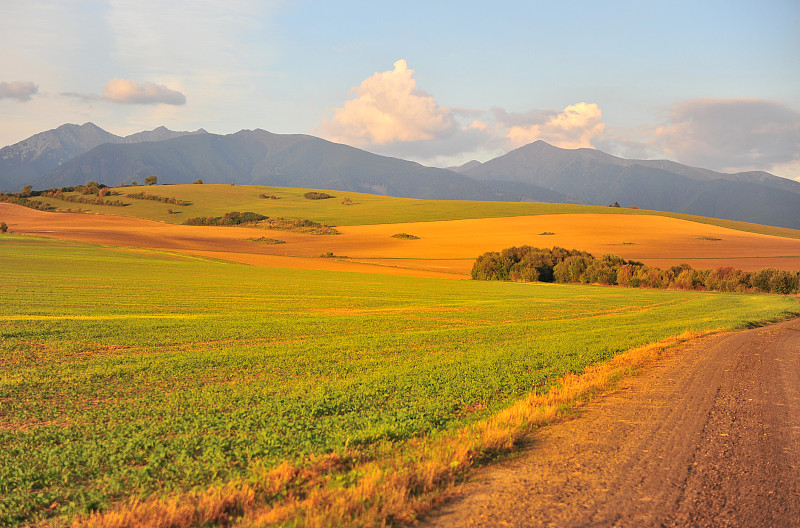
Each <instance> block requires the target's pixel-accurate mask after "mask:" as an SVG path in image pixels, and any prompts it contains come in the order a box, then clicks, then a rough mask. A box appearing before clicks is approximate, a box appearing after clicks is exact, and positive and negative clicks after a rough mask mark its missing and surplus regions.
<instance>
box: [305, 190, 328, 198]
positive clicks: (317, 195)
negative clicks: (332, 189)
mask: <svg viewBox="0 0 800 528" xmlns="http://www.w3.org/2000/svg"><path fill="white" fill-rule="evenodd" d="M303 196H305V197H306V198H307V199H309V200H327V199H328V198H333V196H331V195H330V194H328V193H324V192H317V191H309V192H307V193H305V194H304V195H303Z"/></svg>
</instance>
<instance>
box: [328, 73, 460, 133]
mask: <svg viewBox="0 0 800 528" xmlns="http://www.w3.org/2000/svg"><path fill="white" fill-rule="evenodd" d="M353 95H354V97H353V98H352V99H350V100H348V101H347V102H345V104H344V107H343V108H336V109H335V110H334V111H333V117H331V118H329V119H327V120H326V121H324V122H323V123H322V125H321V126H320V132H321V134H322V135H323V136H324V137H326V138H327V139H330V140H332V141H338V142H341V143H347V144H351V145H357V146H372V145H387V144H390V143H396V142H412V141H428V140H432V139H436V138H442V137H444V136H447V135H450V134H452V133H453V132H454V129H455V127H456V125H455V122H454V120H453V117H452V113H451V110H450V109H449V108H448V107H444V106H439V105H438V103H437V102H436V100H435V99H434V98H433V96H431V95H429V94H427V93H425V92H422V91H420V90H418V89H417V81H416V80H415V79H414V70H412V69H409V68H408V65H407V64H406V61H405V60H402V59H401V60H398V61H397V62H395V63H394V69H393V70H390V71H385V72H378V73H375V74H374V75H373V76H372V77H370V78H368V79H366V80H365V81H363V82H362V83H361V85H360V86H358V87H357V88H354V89H353Z"/></svg>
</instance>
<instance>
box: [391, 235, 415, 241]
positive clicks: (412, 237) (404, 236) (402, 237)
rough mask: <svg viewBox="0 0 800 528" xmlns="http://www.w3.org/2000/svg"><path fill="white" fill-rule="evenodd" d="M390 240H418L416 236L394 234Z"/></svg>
mask: <svg viewBox="0 0 800 528" xmlns="http://www.w3.org/2000/svg"><path fill="white" fill-rule="evenodd" d="M392 238H401V239H403V240H419V237H418V236H417V235H409V234H408V233H396V234H394V235H392Z"/></svg>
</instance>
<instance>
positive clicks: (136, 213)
mask: <svg viewBox="0 0 800 528" xmlns="http://www.w3.org/2000/svg"><path fill="white" fill-rule="evenodd" d="M141 189H142V187H122V188H116V190H118V191H120V196H113V198H115V199H117V198H118V199H120V200H122V201H123V202H124V203H125V204H126V205H125V206H124V207H111V206H100V205H92V204H73V203H69V202H64V201H61V200H56V199H49V198H45V197H35V198H32V200H38V201H43V202H48V203H50V204H51V205H52V206H54V207H58V208H59V209H60V210H66V209H71V210H73V211H75V210H76V209H78V208H80V210H81V211H84V212H89V213H99V214H109V215H119V216H131V217H137V218H147V219H150V220H157V221H160V222H167V223H173V224H179V223H181V222H182V221H183V220H185V219H186V218H190V217H200V216H202V217H208V216H211V217H216V216H222V215H223V214H225V213H228V212H230V211H240V212H241V211H253V212H256V213H260V214H263V215H267V216H269V217H272V218H275V217H283V218H288V219H310V220H313V221H315V222H321V223H325V224H328V225H330V226H345V225H371V224H395V223H405V222H430V221H438V220H464V219H470V218H498V217H506V216H528V215H544V214H586V213H594V214H627V215H657V216H667V217H670V218H679V219H682V220H688V221H691V222H698V223H702V224H708V225H715V226H720V227H726V228H729V229H736V230H739V231H747V232H751V233H760V234H765V235H773V236H781V237H786V238H800V230H796V229H788V228H782V227H772V226H764V225H760V224H751V223H747V222H737V221H733V220H722V219H718V218H706V217H702V216H693V215H687V214H680V213H668V212H661V211H647V210H643V209H629V208H624V207H623V208H620V207H603V206H595V205H575V204H558V203H540V202H483V201H481V202H468V201H460V200H415V199H410V198H395V197H388V196H378V195H372V194H362V193H354V192H343V191H331V193H334V194H335V195H336V199H335V200H308V199H306V198H305V194H307V193H308V192H320V191H319V190H309V189H293V188H284V187H263V186H250V185H234V186H231V185H221V184H216V185H212V184H207V185H194V184H187V185H154V186H148V187H147V188H146V191H147V193H148V194H153V195H161V196H164V197H176V198H178V199H180V200H184V201H188V202H190V203H191V204H192V205H189V206H170V205H167V204H163V203H160V202H155V201H150V200H136V199H132V198H127V197H126V196H125V195H126V194H129V193H135V192H137V191H138V190H141ZM68 194H69V193H68ZM261 195H265V196H274V197H275V198H278V199H276V200H265V199H264V198H262V197H261ZM345 201H346V203H343V202H345ZM168 209H172V211H173V212H172V213H169V212H168Z"/></svg>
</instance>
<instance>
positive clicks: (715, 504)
mask: <svg viewBox="0 0 800 528" xmlns="http://www.w3.org/2000/svg"><path fill="white" fill-rule="evenodd" d="M530 441H531V444H530V446H529V448H528V449H526V450H525V452H524V453H523V454H522V455H521V456H520V457H518V458H517V459H515V460H513V461H510V462H507V463H504V464H502V465H499V466H495V467H490V468H486V469H484V470H483V471H482V472H481V473H479V474H478V477H477V478H476V480H475V481H474V482H472V483H469V484H467V485H465V487H464V488H463V490H462V495H461V497H460V498H457V499H455V500H453V501H452V502H451V503H449V504H448V505H446V506H445V507H443V508H442V509H441V510H440V511H439V512H437V513H434V514H432V515H430V516H429V518H428V519H427V520H426V521H425V522H422V523H420V526H424V527H427V528H432V527H444V526H448V527H450V526H459V527H476V526H491V527H495V526H516V527H536V526H559V527H561V526H565V527H569V526H576V527H577V526H593V527H601V526H670V527H671V526H722V527H735V526H736V527H738V526H749V527H762V526H763V527H776V528H779V527H790V526H798V525H800V319H795V320H791V321H788V322H784V323H780V324H777V325H774V326H769V327H765V328H758V329H753V330H748V331H742V332H734V333H727V334H720V335H716V336H711V337H706V338H702V339H698V340H695V341H692V342H690V343H688V344H686V345H683V346H682V347H680V348H678V349H676V350H674V351H673V353H672V354H671V355H670V356H669V357H667V358H666V359H663V360H661V361H660V362H659V363H658V364H657V365H656V366H654V367H652V368H648V369H647V370H646V371H645V372H643V373H641V374H640V375H638V376H636V377H633V378H628V379H627V380H625V381H624V382H621V383H620V384H619V385H618V386H617V388H616V390H615V391H614V392H612V393H610V394H608V395H606V396H604V397H601V398H599V399H598V400H597V401H595V402H593V403H591V404H589V405H587V406H586V407H584V409H583V410H582V411H581V412H580V414H579V415H578V416H576V417H575V418H574V419H571V420H569V421H567V422H563V423H560V424H555V425H552V426H548V427H545V428H543V429H541V430H540V431H539V432H538V433H536V434H534V435H532V437H531V439H530Z"/></svg>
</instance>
